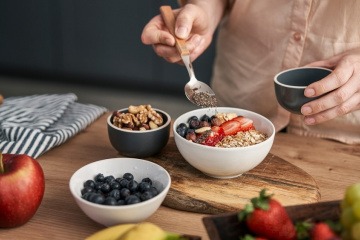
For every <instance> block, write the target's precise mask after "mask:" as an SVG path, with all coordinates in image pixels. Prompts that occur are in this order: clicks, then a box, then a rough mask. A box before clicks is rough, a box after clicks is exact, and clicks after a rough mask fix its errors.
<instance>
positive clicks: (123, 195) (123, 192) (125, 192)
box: [120, 188, 131, 199]
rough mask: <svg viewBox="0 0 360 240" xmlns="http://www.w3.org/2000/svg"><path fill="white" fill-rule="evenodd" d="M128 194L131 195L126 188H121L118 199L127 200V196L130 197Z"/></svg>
mask: <svg viewBox="0 0 360 240" xmlns="http://www.w3.org/2000/svg"><path fill="white" fill-rule="evenodd" d="M130 194H131V192H130V190H129V189H127V188H123V189H121V190H120V198H121V199H125V198H127V197H128V196H130Z"/></svg>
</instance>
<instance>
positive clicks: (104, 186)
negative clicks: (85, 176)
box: [101, 182, 111, 193]
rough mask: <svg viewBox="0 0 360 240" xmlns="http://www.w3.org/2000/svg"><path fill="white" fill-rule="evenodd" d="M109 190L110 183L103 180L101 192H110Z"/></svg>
mask: <svg viewBox="0 0 360 240" xmlns="http://www.w3.org/2000/svg"><path fill="white" fill-rule="evenodd" d="M110 190H111V188H110V184H108V183H106V182H105V183H104V184H103V185H101V191H102V192H103V193H108V192H110Z"/></svg>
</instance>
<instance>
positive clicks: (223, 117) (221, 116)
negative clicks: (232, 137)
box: [215, 113, 237, 126]
mask: <svg viewBox="0 0 360 240" xmlns="http://www.w3.org/2000/svg"><path fill="white" fill-rule="evenodd" d="M236 117H237V114H236V113H217V114H215V118H216V119H217V120H216V121H217V122H216V124H217V126H219V124H221V123H224V122H226V121H230V120H231V119H234V118H236Z"/></svg>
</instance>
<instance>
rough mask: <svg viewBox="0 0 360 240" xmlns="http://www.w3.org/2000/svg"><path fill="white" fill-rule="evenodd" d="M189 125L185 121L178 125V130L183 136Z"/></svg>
mask: <svg viewBox="0 0 360 240" xmlns="http://www.w3.org/2000/svg"><path fill="white" fill-rule="evenodd" d="M187 129H188V127H187V126H186V124H185V123H180V124H179V125H178V126H177V127H176V132H177V133H178V134H179V135H180V136H182V137H185V134H186V131H187Z"/></svg>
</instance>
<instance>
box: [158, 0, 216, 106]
mask: <svg viewBox="0 0 360 240" xmlns="http://www.w3.org/2000/svg"><path fill="white" fill-rule="evenodd" d="M160 13H161V16H162V18H163V20H164V22H165V25H166V27H167V28H168V30H169V32H170V33H171V34H172V35H173V36H174V37H175V45H176V49H177V50H178V52H179V54H180V56H181V59H182V60H183V62H184V65H185V67H186V69H187V71H188V72H189V76H190V81H189V82H188V83H187V84H186V85H185V88H184V90H185V95H186V97H187V98H188V99H189V100H190V102H192V103H193V104H195V105H197V106H199V107H216V106H217V100H216V97H215V93H214V91H213V90H212V89H211V88H210V87H209V86H208V85H207V84H206V83H204V82H201V81H199V80H197V79H196V77H195V73H194V68H193V66H192V63H191V61H190V52H189V50H188V49H187V47H186V42H185V40H183V39H179V38H177V37H176V36H175V16H174V13H173V11H172V9H171V7H170V6H161V7H160Z"/></svg>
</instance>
